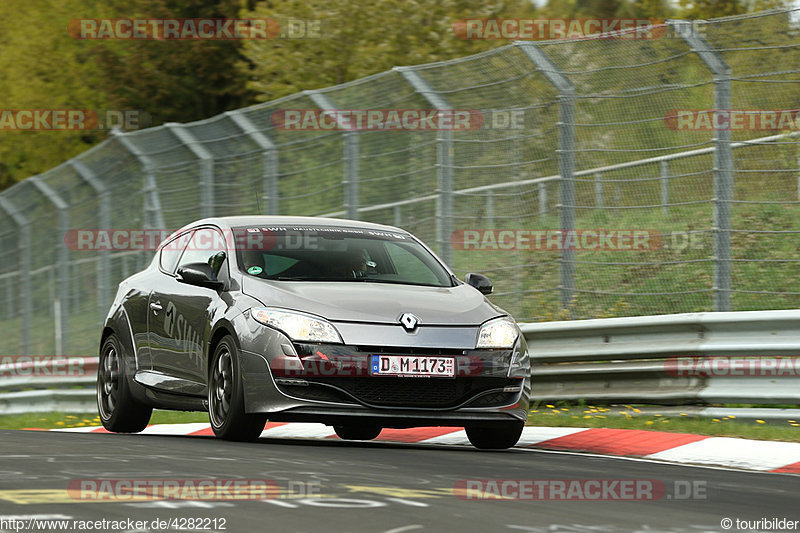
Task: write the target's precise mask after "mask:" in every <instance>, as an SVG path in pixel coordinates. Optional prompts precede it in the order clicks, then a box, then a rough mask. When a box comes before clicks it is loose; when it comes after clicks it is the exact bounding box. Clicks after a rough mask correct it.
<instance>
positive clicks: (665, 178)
mask: <svg viewBox="0 0 800 533" xmlns="http://www.w3.org/2000/svg"><path fill="white" fill-rule="evenodd" d="M668 204H669V161H662V162H661V214H662V215H664V216H667V215H669V205H668Z"/></svg>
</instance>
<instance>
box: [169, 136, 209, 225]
mask: <svg viewBox="0 0 800 533" xmlns="http://www.w3.org/2000/svg"><path fill="white" fill-rule="evenodd" d="M164 127H165V128H167V129H168V130H169V131H171V132H172V133H173V135H175V137H177V138H178V140H179V141H180V142H181V143H182V144H183V145H184V146H186V147H187V148H188V149H189V150H191V152H192V154H194V156H195V157H196V158H197V159H198V160H199V161H200V216H201V217H202V218H209V217H213V216H214V156H213V154H212V153H211V152H209V151H208V150H207V149H206V147H205V146H203V145H202V143H200V142H199V141H198V140H197V139H196V138H195V136H194V135H192V134H191V133H190V132H189V131H188V130H186V128H185V126H184V125H183V124H178V123H176V122H169V123H167V124H164Z"/></svg>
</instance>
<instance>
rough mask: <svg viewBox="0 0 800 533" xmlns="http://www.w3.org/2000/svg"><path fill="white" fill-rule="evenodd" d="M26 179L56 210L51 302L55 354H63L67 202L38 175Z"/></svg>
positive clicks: (66, 275) (65, 328) (66, 282)
mask: <svg viewBox="0 0 800 533" xmlns="http://www.w3.org/2000/svg"><path fill="white" fill-rule="evenodd" d="M26 181H28V182H29V183H30V184H31V185H33V187H34V188H35V189H36V190H37V191H39V193H41V195H42V196H44V197H45V198H46V199H47V201H49V202H50V203H51V204H53V207H55V208H56V210H57V211H58V243H57V244H56V246H57V247H58V252H57V257H58V259H57V265H58V266H57V268H58V274H57V276H56V280H57V281H56V283H57V285H58V291H57V292H56V301H55V302H54V303H53V305H54V306H55V307H54V309H55V316H54V318H55V352H56V354H55V355H64V353H65V352H66V350H67V331H68V330H69V325H68V323H67V322H68V321H67V317H68V316H69V313H68V303H67V301H68V299H69V249H68V248H67V244H66V242H65V238H66V236H67V231H68V230H69V204H68V203H67V202H65V201H64V199H63V198H61V196H59V194H58V193H57V192H56V191H55V190H54V189H53V188H52V187H50V185H48V184H47V182H45V181H44V180H43V179H42V178H41V177H40V176H32V177H30V178H28V179H27V180H26Z"/></svg>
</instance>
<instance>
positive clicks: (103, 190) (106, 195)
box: [67, 159, 111, 324]
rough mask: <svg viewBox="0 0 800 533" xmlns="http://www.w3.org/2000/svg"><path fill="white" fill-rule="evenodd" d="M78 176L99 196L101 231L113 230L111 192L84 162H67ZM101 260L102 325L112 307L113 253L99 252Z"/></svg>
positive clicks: (100, 306) (99, 281) (98, 222)
mask: <svg viewBox="0 0 800 533" xmlns="http://www.w3.org/2000/svg"><path fill="white" fill-rule="evenodd" d="M67 164H68V165H70V166H71V167H72V168H73V169H74V170H75V173H76V174H78V176H79V177H80V178H81V179H82V180H83V181H85V182H86V183H87V184H88V185H89V186H90V187H91V188H92V189H93V190H94V192H95V194H96V195H97V203H98V213H97V224H98V226H100V229H103V230H110V229H111V191H110V190H109V188H108V187H106V185H105V184H104V183H103V182H102V180H100V179H99V178H98V177H97V175H95V173H94V172H93V171H92V170H91V169H90V168H89V167H88V166H86V165H85V164H84V163H83V162H82V161H79V160H77V159H70V160H69V161H68V162H67ZM97 253H98V255H99V257H100V260H99V261H98V262H97V311H98V314H99V317H100V321H99V322H98V324H102V323H103V320H104V319H105V317H106V312H107V311H108V306H109V305H111V251H110V250H99V251H98V252H97Z"/></svg>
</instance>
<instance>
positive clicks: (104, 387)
mask: <svg viewBox="0 0 800 533" xmlns="http://www.w3.org/2000/svg"><path fill="white" fill-rule="evenodd" d="M97 411H98V413H99V414H100V421H101V422H102V423H103V427H104V428H106V429H107V430H108V431H113V432H115V433H138V432H140V431H142V430H143V429H144V428H146V427H147V423H148V422H150V415H152V414H153V408H152V407H149V406H147V405H144V404H141V403H139V402H138V401H136V399H135V398H134V397H133V395H132V394H131V389H130V384H129V383H128V376H127V371H126V367H125V355H124V354H123V353H122V345H121V344H120V342H119V338H118V337H117V336H116V334H111V335H109V336H108V338H107V339H106V340H105V341H104V342H103V345H102V346H101V348H100V359H99V362H98V365H97Z"/></svg>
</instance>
